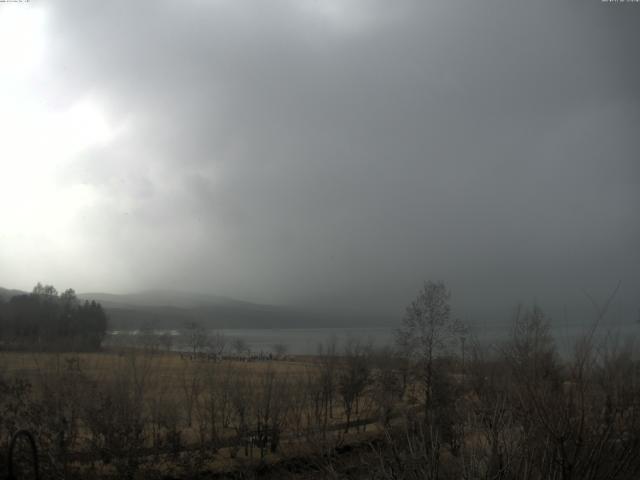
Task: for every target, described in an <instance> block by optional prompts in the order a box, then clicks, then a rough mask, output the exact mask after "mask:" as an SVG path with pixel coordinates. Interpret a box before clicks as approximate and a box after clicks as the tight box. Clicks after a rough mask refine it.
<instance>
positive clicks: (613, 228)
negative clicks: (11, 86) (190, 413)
mask: <svg viewBox="0 0 640 480" xmlns="http://www.w3.org/2000/svg"><path fill="white" fill-rule="evenodd" d="M49 15H50V16H49V20H50V22H51V23H50V25H49V30H48V32H49V34H50V38H51V43H50V49H51V52H52V56H51V58H50V59H49V62H50V65H49V68H50V71H51V72H52V75H51V78H50V85H51V89H52V91H54V92H55V95H54V97H55V98H56V100H55V101H58V102H61V103H64V102H68V101H70V100H71V99H73V98H74V97H75V96H77V95H78V94H79V93H82V92H92V93H94V94H96V95H99V96H100V98H103V99H104V101H105V104H106V106H107V107H108V109H109V112H110V114H111V116H112V118H113V119H116V122H118V121H121V122H123V123H124V124H126V125H128V127H127V128H126V129H125V130H124V133H122V135H120V136H119V137H118V138H117V141H115V142H114V143H113V144H110V145H109V146H108V147H105V148H102V149H96V150H94V151H91V152H88V153H86V154H85V155H84V156H83V157H82V158H81V159H79V160H78V161H77V162H75V163H74V164H73V166H72V167H70V168H69V169H68V171H65V172H64V173H63V174H61V178H62V180H61V181H67V182H77V181H82V182H86V183H88V184H90V185H93V186H94V187H95V188H97V189H98V190H99V191H100V192H101V193H102V195H103V197H104V198H105V199H107V201H105V202H103V203H101V204H99V205H97V206H96V207H95V208H94V209H93V210H91V211H87V214H86V216H85V217H84V218H83V219H82V223H81V235H83V237H84V238H86V240H87V243H90V244H91V245H92V252H93V253H94V257H93V258H94V261H95V259H99V260H98V261H101V262H105V264H108V265H109V266H110V267H112V271H113V272H115V273H113V274H111V276H107V277H106V278H105V289H109V288H110V289H112V290H121V289H122V288H120V287H122V286H123V285H124V288H138V289H142V288H146V287H180V288H192V289H196V290H200V291H215V292H218V293H225V294H229V295H234V296H237V297H245V298H249V299H255V300H260V301H269V302H273V303H287V302H289V303H299V304H335V305H343V306H354V307H359V308H363V309H365V310H369V311H372V312H385V313H390V314H392V315H400V314H401V312H402V308H403V305H404V304H406V302H407V301H408V300H410V298H411V297H412V296H413V295H414V294H415V292H416V291H417V289H418V288H419V286H420V283H421V282H422V280H423V279H429V278H431V279H444V280H446V281H447V282H448V283H449V284H450V286H451V287H452V289H453V291H454V295H455V297H456V298H458V300H459V305H461V306H462V307H463V308H462V310H464V311H465V314H467V315H471V316H472V315H473V312H491V311H495V310H496V308H497V307H496V306H497V305H498V306H499V308H503V307H504V308H509V307H511V306H512V305H513V303H514V302H516V301H517V300H526V301H529V300H532V299H535V298H537V299H539V300H540V301H541V303H543V304H544V303H545V302H546V303H548V304H550V305H553V306H556V305H561V304H562V303H567V302H569V303H571V302H574V301H582V300H581V299H580V295H581V294H580V293H579V292H580V289H583V288H584V289H587V290H590V291H593V292H597V295H602V294H603V292H605V291H607V289H610V288H612V287H613V286H614V285H615V284H616V282H617V281H618V280H622V281H623V289H622V290H621V298H622V299H621V302H623V303H625V302H626V303H625V305H631V307H630V308H635V307H633V305H632V304H633V302H634V301H635V300H634V296H635V298H636V299H637V294H638V289H639V287H640V273H639V268H638V267H639V266H640V253H639V249H638V246H639V245H640V221H639V220H638V206H639V205H640V193H639V192H640V190H639V187H640V166H639V163H638V160H637V154H638V151H640V150H639V148H638V147H639V146H640V145H639V143H640V141H639V140H638V135H637V132H638V131H639V127H640V118H639V112H640V109H639V107H640V104H639V103H640V102H639V95H638V85H640V69H639V66H638V62H637V59H638V54H637V45H638V40H639V38H638V37H639V36H640V34H638V33H637V32H638V28H637V27H638V25H639V23H638V21H639V20H640V8H634V6H633V5H610V4H605V3H600V2H596V1H588V2H577V1H576V2H528V3H527V4H526V5H525V3H524V2H506V1H493V2H438V3H430V2H409V1H407V2H382V1H380V2H375V1H372V2H365V1H362V2H358V1H354V2H349V1H346V2H342V1H335V2H325V3H323V2H322V1H318V2H313V1H308V2H305V1H291V2H285V1H276V2H238V1H233V2H224V1H218V2H175V1H173V2H113V1H111V2H96V3H94V2H82V3H80V4H79V3H78V2H73V3H72V2H69V3H61V2H60V3H56V4H51V6H50V11H49ZM108 270H109V269H105V271H108ZM576 292H578V293H576Z"/></svg>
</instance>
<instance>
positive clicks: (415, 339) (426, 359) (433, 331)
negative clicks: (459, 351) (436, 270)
mask: <svg viewBox="0 0 640 480" xmlns="http://www.w3.org/2000/svg"><path fill="white" fill-rule="evenodd" d="M450 298H451V293H450V292H449V290H447V288H446V287H445V285H444V283H441V282H438V283H435V282H425V284H424V286H423V288H422V290H421V291H420V293H419V294H418V296H417V297H416V299H415V300H414V301H413V302H411V304H410V305H409V307H407V311H406V314H405V317H404V319H403V320H402V326H401V327H400V328H399V329H398V331H397V333H396V340H397V343H398V346H399V347H400V348H401V349H402V350H403V351H404V352H405V354H406V355H407V356H408V357H410V358H412V359H413V360H414V361H415V363H416V366H417V368H418V371H419V380H420V382H421V384H422V387H423V391H424V402H425V415H426V417H427V418H428V416H429V413H430V409H431V400H432V397H433V385H434V362H435V360H436V358H437V357H438V356H440V355H442V354H444V353H451V351H452V347H453V345H454V344H455V342H457V341H458V340H459V338H460V337H461V336H462V335H463V334H464V331H465V329H464V326H463V325H462V323H461V322H459V321H458V320H454V319H452V318H451V306H450V305H449V300H450ZM427 418H425V420H426V419H427Z"/></svg>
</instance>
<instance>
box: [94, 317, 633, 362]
mask: <svg viewBox="0 0 640 480" xmlns="http://www.w3.org/2000/svg"><path fill="white" fill-rule="evenodd" d="M395 328H396V327H369V328H367V327H357V328H286V329H221V330H215V331H213V333H215V332H217V333H220V334H222V335H224V336H225V338H226V340H227V343H228V344H230V343H231V342H232V341H233V340H234V339H237V338H241V339H242V340H244V341H245V342H246V344H247V346H248V347H249V348H250V349H251V351H252V352H261V351H262V352H272V351H273V347H274V345H277V344H282V345H285V346H286V348H287V352H288V353H291V354H296V355H310V354H315V353H317V352H318V345H320V344H324V345H327V344H328V343H330V342H332V341H333V339H335V341H337V345H338V350H341V346H342V345H344V344H345V343H346V341H347V340H348V339H350V338H354V339H358V340H360V341H362V342H366V343H371V344H372V345H374V346H376V347H382V346H386V345H392V344H393V341H394V330H395ZM469 330H470V332H469V335H468V337H470V338H474V339H477V341H478V342H480V343H481V344H499V343H501V342H503V341H505V340H507V339H508V338H509V334H510V331H511V326H510V325H507V324H505V325H495V324H494V325H472V326H470V327H469ZM551 330H552V334H553V335H554V338H555V339H556V343H557V346H558V350H559V351H560V352H561V353H562V354H568V353H570V352H571V351H573V345H574V344H575V341H576V339H577V338H579V337H581V336H584V335H585V334H587V333H588V331H589V327H588V326H585V325H559V324H552V328H551ZM154 333H155V334H157V335H162V334H165V333H168V334H170V335H171V336H172V339H173V345H174V347H173V348H174V349H177V350H179V349H180V345H181V343H184V342H183V340H182V339H183V338H184V337H182V335H181V332H180V331H178V330H157V331H154ZM639 334H640V325H638V324H637V323H625V324H618V325H609V324H602V325H601V326H600V327H599V328H598V329H597V331H596V339H597V340H598V341H602V340H604V339H607V338H608V339H613V341H618V342H625V341H628V340H632V339H636V338H640V337H639V336H638V335H639ZM138 335H139V332H137V331H115V332H110V335H109V337H108V339H107V342H108V343H119V344H130V343H131V344H133V343H135V341H136V337H138Z"/></svg>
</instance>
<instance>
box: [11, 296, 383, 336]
mask: <svg viewBox="0 0 640 480" xmlns="http://www.w3.org/2000/svg"><path fill="white" fill-rule="evenodd" d="M25 293H28V292H23V291H20V290H9V289H4V288H0V297H3V298H4V299H5V301H8V300H9V299H10V298H11V297H12V296H14V295H20V294H25ZM78 298H80V299H81V300H89V301H90V300H95V301H97V302H100V304H101V305H102V306H103V308H104V309H105V310H106V312H107V314H108V316H109V328H111V329H115V330H130V329H140V328H153V329H179V328H182V327H184V326H185V325H186V324H189V323H193V322H197V323H199V324H201V325H203V326H205V327H207V328H232V329H233V328H238V329H244V328H321V327H342V326H347V325H348V326H374V325H384V324H385V323H387V322H385V321H384V320H383V319H381V318H372V317H371V316H369V315H365V314H362V313H353V312H351V313H347V312H344V311H339V310H333V309H330V308H326V309H310V308H309V309H308V308H299V307H289V306H277V305H265V304H257V303H251V302H246V301H242V300H237V299H234V298H230V297H225V296H221V295H214V294H204V293H192V292H184V291H174V290H148V291H142V292H137V293H127V294H113V293H102V292H91V293H81V294H78Z"/></svg>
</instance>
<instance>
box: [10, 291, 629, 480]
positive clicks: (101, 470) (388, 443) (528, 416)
mask: <svg viewBox="0 0 640 480" xmlns="http://www.w3.org/2000/svg"><path fill="white" fill-rule="evenodd" d="M448 302H449V293H448V291H447V290H446V288H444V286H443V285H442V284H431V283H428V284H425V287H424V289H423V290H422V291H421V293H420V295H419V296H418V297H417V299H416V301H415V302H413V303H412V305H411V306H410V307H409V309H408V311H407V315H406V317H405V319H404V321H403V323H402V326H401V328H400V329H399V331H398V343H397V346H396V348H394V349H386V350H375V349H373V348H371V347H370V346H368V345H366V344H363V343H361V342H359V341H357V340H355V339H350V340H347V341H346V342H345V343H344V344H343V345H342V347H341V348H337V346H336V345H335V344H329V345H324V346H323V348H322V349H321V350H320V351H319V354H318V355H317V356H314V357H296V358H293V359H291V360H289V361H275V360H272V361H261V362H245V361H231V360H219V359H218V360H213V359H207V357H206V356H193V357H189V356H185V355H182V356H181V355H178V354H175V353H170V352H163V351H161V350H160V349H158V348H150V347H147V348H143V349H142V348H141V349H130V350H119V351H110V352H100V353H43V352H41V353H25V352H4V353H1V354H0V365H1V366H2V370H1V372H0V416H1V418H2V420H3V429H2V431H1V433H0V446H1V447H2V448H3V449H7V448H8V446H9V442H10V439H11V437H12V435H13V434H14V433H15V432H16V431H17V430H19V429H27V430H29V431H30V432H33V434H34V436H35V438H36V440H37V445H38V454H39V459H40V470H41V473H42V476H43V477H44V478H87V477H92V478H99V477H104V478H107V477H112V478H374V479H381V480H386V479H416V480H417V479H433V480H436V479H469V480H471V479H530V480H542V479H561V480H569V479H594V480H595V479H634V478H638V476H639V475H640V458H639V456H638V455H637V454H636V452H637V451H639V449H640V405H638V398H640V396H639V395H640V363H639V362H638V358H637V355H636V354H635V351H634V345H633V343H632V342H619V341H616V340H615V339H612V338H604V339H603V338H601V337H599V336H598V335H597V322H598V321H599V320H600V319H601V318H602V316H603V315H604V314H605V310H606V309H601V310H598V313H597V318H596V323H595V324H594V328H592V329H591V330H589V331H586V332H585V337H584V338H582V339H580V340H579V341H578V342H577V343H576V345H575V349H574V351H573V353H572V355H571V356H570V357H569V358H563V359H561V358H560V357H559V356H558V354H557V351H556V348H555V344H554V340H553V338H552V337H551V335H550V333H549V323H548V320H547V318H546V317H545V316H544V314H543V312H542V311H541V310H540V309H538V308H535V307H534V308H532V309H520V310H519V311H518V312H517V314H516V315H515V319H514V323H513V326H512V335H511V338H510V340H509V341H508V342H505V343H504V344H502V345H499V346H493V347H492V346H487V345H478V344H477V343H475V342H474V341H473V340H472V339H468V338H467V336H466V335H467V334H466V332H465V330H464V328H463V327H462V326H461V325H460V324H459V323H458V322H456V321H454V320H452V319H451V318H450V310H449V304H448ZM465 339H466V340H467V341H466V351H465V349H464V348H460V347H465ZM457 352H459V353H460V355H458V354H457ZM27 447H28V446H27V445H26V444H21V445H18V446H17V448H16V451H17V452H18V453H20V452H22V453H23V454H24V453H25V452H28V448H27ZM18 456H19V455H18ZM5 458H6V457H5V456H4V455H3V456H0V459H2V461H5V460H4V459H5ZM16 463H19V464H21V465H22V468H23V469H27V470H28V469H29V468H31V465H32V462H30V461H29V458H26V459H24V460H23V461H19V459H18V460H16ZM5 468H6V466H5V465H0V469H3V470H4V469H5Z"/></svg>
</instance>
